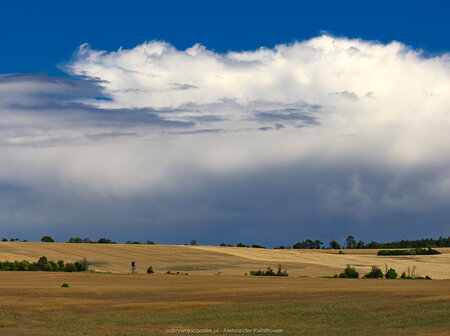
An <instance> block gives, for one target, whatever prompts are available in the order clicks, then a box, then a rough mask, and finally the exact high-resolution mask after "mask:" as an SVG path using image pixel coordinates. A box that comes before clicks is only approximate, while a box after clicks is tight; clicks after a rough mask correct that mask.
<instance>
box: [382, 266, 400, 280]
mask: <svg viewBox="0 0 450 336" xmlns="http://www.w3.org/2000/svg"><path fill="white" fill-rule="evenodd" d="M384 276H385V278H386V279H396V278H397V272H396V271H395V269H393V268H389V269H388V270H387V272H386V274H385V275H384Z"/></svg>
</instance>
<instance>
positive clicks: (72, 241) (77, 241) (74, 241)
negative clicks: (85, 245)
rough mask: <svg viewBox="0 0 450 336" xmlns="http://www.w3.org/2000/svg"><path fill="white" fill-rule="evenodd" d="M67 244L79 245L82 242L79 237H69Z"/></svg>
mask: <svg viewBox="0 0 450 336" xmlns="http://www.w3.org/2000/svg"><path fill="white" fill-rule="evenodd" d="M67 242H68V243H77V244H81V243H82V242H83V239H81V238H80V237H71V238H70V239H69V240H68V241H67Z"/></svg>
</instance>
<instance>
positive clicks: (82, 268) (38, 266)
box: [0, 257, 88, 272]
mask: <svg viewBox="0 0 450 336" xmlns="http://www.w3.org/2000/svg"><path fill="white" fill-rule="evenodd" d="M0 271H45V272H86V271H88V264H87V260H86V258H85V259H84V260H82V261H77V262H75V263H74V264H70V263H68V264H64V261H63V260H59V261H58V262H54V261H51V260H48V259H47V257H40V258H39V260H38V261H37V262H32V263H30V262H29V261H26V260H23V261H17V260H16V261H12V262H11V261H3V262H0Z"/></svg>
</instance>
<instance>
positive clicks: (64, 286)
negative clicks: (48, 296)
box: [61, 283, 69, 288]
mask: <svg viewBox="0 0 450 336" xmlns="http://www.w3.org/2000/svg"><path fill="white" fill-rule="evenodd" d="M61 287H63V288H68V287H69V284H68V283H63V284H62V285H61Z"/></svg>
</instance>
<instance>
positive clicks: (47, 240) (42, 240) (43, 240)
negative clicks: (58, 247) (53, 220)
mask: <svg viewBox="0 0 450 336" xmlns="http://www.w3.org/2000/svg"><path fill="white" fill-rule="evenodd" d="M41 242H44V243H54V242H55V240H54V239H53V238H52V237H51V236H44V237H42V238H41Z"/></svg>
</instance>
